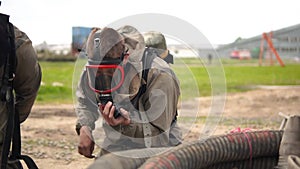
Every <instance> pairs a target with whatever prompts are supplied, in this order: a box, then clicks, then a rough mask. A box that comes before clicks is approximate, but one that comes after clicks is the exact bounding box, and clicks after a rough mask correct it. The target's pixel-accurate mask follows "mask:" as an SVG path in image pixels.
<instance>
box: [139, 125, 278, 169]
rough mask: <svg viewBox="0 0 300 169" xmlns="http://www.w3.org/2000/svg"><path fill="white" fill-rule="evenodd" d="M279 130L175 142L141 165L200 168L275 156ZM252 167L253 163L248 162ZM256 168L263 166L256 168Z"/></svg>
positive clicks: (159, 168)
mask: <svg viewBox="0 0 300 169" xmlns="http://www.w3.org/2000/svg"><path fill="white" fill-rule="evenodd" d="M282 133H283V132H282V131H254V132H243V133H232V134H227V135H223V136H217V137H213V138H209V139H207V140H206V141H204V142H201V141H197V142H193V143H190V144H187V145H181V146H178V147H176V148H174V149H172V150H170V151H169V152H166V153H163V154H161V155H158V156H155V157H153V158H150V159H148V160H147V161H146V162H145V163H144V164H143V165H142V166H141V167H140V168H141V169H150V168H156V169H204V168H207V167H209V166H211V165H214V164H218V163H226V162H234V161H243V160H250V161H252V160H253V159H254V158H255V159H256V158H262V157H274V158H278V151H279V145H280V141H281V138H282ZM248 168H253V166H248ZM256 169H265V168H262V167H260V168H257V167H256Z"/></svg>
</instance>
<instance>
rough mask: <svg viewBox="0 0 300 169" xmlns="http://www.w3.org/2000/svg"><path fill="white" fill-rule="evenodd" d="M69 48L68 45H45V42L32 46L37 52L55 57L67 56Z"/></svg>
mask: <svg viewBox="0 0 300 169" xmlns="http://www.w3.org/2000/svg"><path fill="white" fill-rule="evenodd" d="M70 47H71V46H70V44H47V43H46V42H43V43H41V44H39V45H35V46H34V48H35V50H36V51H37V52H51V53H53V54H55V55H68V54H69V53H70Z"/></svg>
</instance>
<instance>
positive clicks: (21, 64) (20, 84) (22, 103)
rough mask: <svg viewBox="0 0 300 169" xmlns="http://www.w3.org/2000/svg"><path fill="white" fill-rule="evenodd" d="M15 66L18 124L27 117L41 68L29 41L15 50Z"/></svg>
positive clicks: (39, 79) (25, 40)
mask: <svg viewBox="0 0 300 169" xmlns="http://www.w3.org/2000/svg"><path fill="white" fill-rule="evenodd" d="M16 56H17V66H16V74H15V79H14V90H15V94H16V111H18V112H19V115H20V122H23V121H24V120H25V119H26V118H27V117H28V115H29V113H30V111H31V108H32V106H33V103H34V101H35V98H36V96H37V93H38V90H39V87H40V83H41V77H42V73H41V68H40V65H39V63H38V60H37V54H36V52H35V50H34V49H33V47H32V44H31V41H30V40H29V39H24V42H23V43H22V44H21V45H20V46H18V48H17V50H16Z"/></svg>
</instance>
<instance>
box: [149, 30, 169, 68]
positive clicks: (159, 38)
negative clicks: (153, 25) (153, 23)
mask: <svg viewBox="0 0 300 169" xmlns="http://www.w3.org/2000/svg"><path fill="white" fill-rule="evenodd" d="M143 36H144V39H145V44H146V47H148V48H153V49H155V51H156V52H157V54H158V55H159V57H160V58H162V59H163V60H164V61H166V62H167V63H170V64H174V58H173V55H172V54H170V51H169V50H168V48H167V43H166V38H165V36H164V35H163V34H162V33H161V32H158V31H148V32H146V33H144V34H143Z"/></svg>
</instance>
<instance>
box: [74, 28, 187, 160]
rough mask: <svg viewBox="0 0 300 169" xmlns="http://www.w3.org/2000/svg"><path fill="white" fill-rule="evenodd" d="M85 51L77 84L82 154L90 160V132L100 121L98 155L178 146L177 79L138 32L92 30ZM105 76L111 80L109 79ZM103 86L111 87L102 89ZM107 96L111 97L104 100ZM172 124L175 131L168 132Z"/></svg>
mask: <svg viewBox="0 0 300 169" xmlns="http://www.w3.org/2000/svg"><path fill="white" fill-rule="evenodd" d="M83 51H85V52H86V53H85V55H87V57H88V59H89V61H88V63H87V65H86V68H85V70H84V71H83V73H82V75H81V79H80V81H79V84H78V88H77V91H76V96H77V100H78V103H77V105H76V108H75V110H76V113H77V116H78V121H77V124H76V131H77V133H78V135H79V144H78V152H79V153H80V154H82V155H84V156H85V157H88V158H92V157H93V155H92V153H93V150H94V144H95V141H94V140H93V137H92V132H93V133H94V132H95V131H93V130H97V127H96V129H95V121H96V120H97V119H98V118H99V117H101V118H102V119H103V121H102V123H101V124H100V125H101V128H103V130H104V133H105V138H104V140H103V142H102V145H101V153H100V156H101V155H103V154H106V153H109V152H115V151H122V150H129V149H135V148H148V147H168V146H176V145H178V144H180V143H181V141H182V138H181V137H182V134H181V131H180V130H179V128H178V126H177V122H176V116H177V108H176V107H177V102H178V99H179V96H180V88H179V81H178V79H177V77H176V76H175V74H174V72H173V71H172V70H171V68H170V67H169V65H168V64H167V63H166V62H165V61H163V60H162V59H161V58H160V57H159V56H158V55H157V53H156V52H155V51H154V50H153V49H151V48H146V46H145V42H144V38H143V36H142V35H141V34H140V33H139V32H138V30H136V29H135V28H134V27H132V26H128V25H126V26H123V27H121V28H119V29H117V30H114V29H112V28H104V29H102V30H100V29H94V30H92V31H91V33H90V35H89V38H88V40H87V45H86V48H85V50H83ZM112 69H113V70H112ZM108 75H112V76H113V77H111V79H110V80H109V78H108V77H107V76H108ZM101 77H106V78H102V81H101V80H99V79H101ZM122 77H124V78H122ZM103 79H106V80H103ZM122 79H123V80H122ZM104 82H108V84H109V85H108V86H109V87H106V88H105V87H104V89H103V88H101V87H103V86H105V84H104ZM109 93H110V94H111V97H112V99H111V100H109V101H107V102H102V100H103V99H104V98H105V97H104V96H108V94H109ZM116 110H117V111H116ZM116 112H117V113H116ZM96 125H97V124H96ZM98 125H99V124H98ZM174 126H176V128H177V130H172V128H174Z"/></svg>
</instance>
